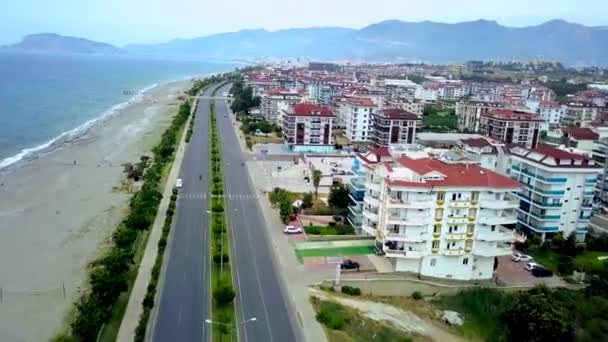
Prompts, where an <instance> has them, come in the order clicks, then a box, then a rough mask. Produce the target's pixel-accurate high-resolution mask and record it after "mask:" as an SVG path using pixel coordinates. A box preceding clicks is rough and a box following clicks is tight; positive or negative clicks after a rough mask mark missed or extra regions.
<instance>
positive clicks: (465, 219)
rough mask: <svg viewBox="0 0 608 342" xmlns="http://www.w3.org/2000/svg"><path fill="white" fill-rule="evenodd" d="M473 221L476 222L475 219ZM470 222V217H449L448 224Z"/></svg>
mask: <svg viewBox="0 0 608 342" xmlns="http://www.w3.org/2000/svg"><path fill="white" fill-rule="evenodd" d="M473 220H475V218H473ZM468 222H469V217H468V216H448V223H456V224H458V223H468Z"/></svg>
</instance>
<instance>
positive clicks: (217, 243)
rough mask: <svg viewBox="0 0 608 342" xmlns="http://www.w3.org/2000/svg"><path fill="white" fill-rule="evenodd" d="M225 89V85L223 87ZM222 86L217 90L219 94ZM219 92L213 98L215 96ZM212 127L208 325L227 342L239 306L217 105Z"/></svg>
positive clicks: (216, 337) (212, 109) (212, 111)
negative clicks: (236, 298)
mask: <svg viewBox="0 0 608 342" xmlns="http://www.w3.org/2000/svg"><path fill="white" fill-rule="evenodd" d="M220 87H221V86H220ZM220 87H218V88H216V90H215V91H217V90H218V89H219V88H220ZM215 91H214V92H213V95H215ZM209 127H210V129H211V153H210V161H211V163H210V168H211V180H212V182H211V183H210V190H211V195H212V196H210V203H209V204H210V206H209V207H210V208H211V211H210V212H209V214H210V218H209V219H210V223H211V224H210V227H211V237H212V239H211V250H210V251H211V256H212V260H213V262H212V267H211V286H212V292H213V303H212V311H211V318H210V319H206V320H205V323H206V324H209V325H211V326H212V334H211V335H212V339H213V341H225V340H227V339H228V340H229V341H232V339H233V338H234V337H235V328H236V325H235V307H234V297H235V293H234V287H233V284H232V271H231V267H230V258H229V255H230V246H229V241H230V239H229V235H228V234H229V232H228V224H227V215H226V210H225V208H226V203H225V197H224V183H223V172H222V169H223V168H222V157H221V147H220V142H219V137H218V129H217V122H216V113H215V102H214V101H213V100H212V101H211V104H210V115H209Z"/></svg>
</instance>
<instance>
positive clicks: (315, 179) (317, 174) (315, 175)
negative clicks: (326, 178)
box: [312, 170, 321, 198]
mask: <svg viewBox="0 0 608 342" xmlns="http://www.w3.org/2000/svg"><path fill="white" fill-rule="evenodd" d="M319 183H321V171H319V170H314V171H313V172H312V185H314V187H315V198H318V197H319Z"/></svg>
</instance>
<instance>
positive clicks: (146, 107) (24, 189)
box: [0, 81, 190, 342]
mask: <svg viewBox="0 0 608 342" xmlns="http://www.w3.org/2000/svg"><path fill="white" fill-rule="evenodd" d="M189 86H190V82H189V81H178V82H172V83H168V84H163V85H160V86H157V87H155V88H153V89H151V90H149V91H147V92H146V93H145V95H144V97H143V100H142V101H141V102H140V103H135V104H131V105H129V106H127V107H125V108H123V109H121V110H120V112H118V113H117V114H116V115H113V116H111V117H109V118H108V119H106V120H105V122H102V123H99V124H97V125H95V126H94V127H92V128H91V129H90V130H89V131H88V132H87V134H85V135H84V136H82V137H80V138H78V139H75V140H73V141H71V142H69V143H67V144H65V145H64V146H63V147H61V148H59V149H57V150H55V151H52V152H48V153H46V154H43V155H41V156H39V157H38V158H36V159H34V160H31V161H29V162H27V163H23V165H20V166H18V167H14V168H12V169H9V170H8V171H6V170H2V171H0V234H1V235H0V236H1V237H0V341H3V342H12V341H28V342H29V341H32V342H34V341H35V342H38V341H47V340H49V338H51V337H52V336H53V335H54V334H56V333H57V332H59V329H60V328H61V327H62V325H63V324H64V323H65V317H66V314H67V313H68V310H70V309H71V308H72V305H73V303H74V301H75V300H76V299H77V298H78V294H79V291H80V288H81V287H82V286H83V285H86V280H87V264H88V263H89V262H90V261H92V260H93V259H94V258H95V257H96V256H98V255H100V254H101V253H103V251H104V249H105V248H107V246H108V242H109V239H110V237H111V233H112V231H113V230H114V228H115V227H116V225H117V224H118V223H119V222H120V220H121V219H122V217H123V215H124V213H125V210H126V206H127V201H128V199H129V198H130V196H131V195H130V194H129V193H127V192H126V191H120V190H117V189H116V188H117V187H120V184H121V181H122V180H123V179H124V175H123V173H122V167H121V166H120V165H121V164H122V163H125V162H134V161H137V160H138V159H139V157H140V156H141V155H142V154H144V153H146V152H147V151H149V150H150V149H151V148H152V147H153V146H154V145H155V144H156V142H158V141H159V139H160V135H161V134H162V132H163V131H164V129H165V128H166V127H167V126H168V125H169V123H170V120H171V115H170V114H172V113H174V112H175V111H176V110H177V106H178V103H179V102H178V100H177V96H178V95H179V94H182V93H183V91H184V90H186V89H187V88H189ZM74 161H76V164H74Z"/></svg>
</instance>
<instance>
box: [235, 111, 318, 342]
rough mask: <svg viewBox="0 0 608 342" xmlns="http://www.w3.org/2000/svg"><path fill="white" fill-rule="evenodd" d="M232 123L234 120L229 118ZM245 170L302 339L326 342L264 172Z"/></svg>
mask: <svg viewBox="0 0 608 342" xmlns="http://www.w3.org/2000/svg"><path fill="white" fill-rule="evenodd" d="M231 118H232V121H233V123H234V122H236V121H235V120H234V116H233V115H231ZM233 128H234V129H235V130H236V132H237V136H238V138H239V143H240V145H241V150H242V151H244V152H245V153H249V154H251V152H250V151H249V150H247V145H246V144H245V138H244V136H243V134H242V132H241V131H240V129H239V123H238V122H237V124H236V125H233ZM246 164H247V168H248V170H249V177H250V179H251V182H252V184H253V186H254V187H255V189H256V190H257V191H258V192H259V194H260V196H259V203H260V208H261V209H262V214H263V216H264V220H265V221H266V227H267V229H268V236H270V243H271V245H272V247H273V248H274V256H275V258H274V260H275V262H277V264H278V265H279V267H280V268H281V269H280V272H279V276H280V277H281V280H282V282H283V284H284V286H285V290H286V294H287V295H289V296H290V297H291V298H287V300H288V301H289V302H290V303H291V304H292V306H295V307H292V309H295V311H296V312H295V313H296V317H295V318H296V321H295V322H299V323H300V328H301V331H302V333H303V335H304V339H305V341H308V342H325V341H327V337H326V336H325V332H324V331H323V327H322V326H321V324H320V323H319V322H317V319H316V318H315V316H316V313H315V311H314V309H313V307H312V304H310V297H309V290H308V285H311V282H310V277H309V276H308V275H307V274H306V271H305V269H304V265H302V264H300V263H299V262H298V259H297V258H296V255H295V253H294V251H293V247H292V246H291V244H290V243H289V240H288V238H287V237H286V236H285V234H283V230H282V227H283V222H281V219H280V217H279V214H278V213H277V212H276V211H275V210H274V209H272V207H271V206H270V202H269V201H268V200H267V199H266V196H265V194H264V193H263V187H264V185H263V184H261V183H260V181H261V180H263V179H264V177H265V176H264V175H263V171H260V170H259V169H258V168H257V166H256V165H257V163H255V162H253V163H251V162H247V163H246Z"/></svg>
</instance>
